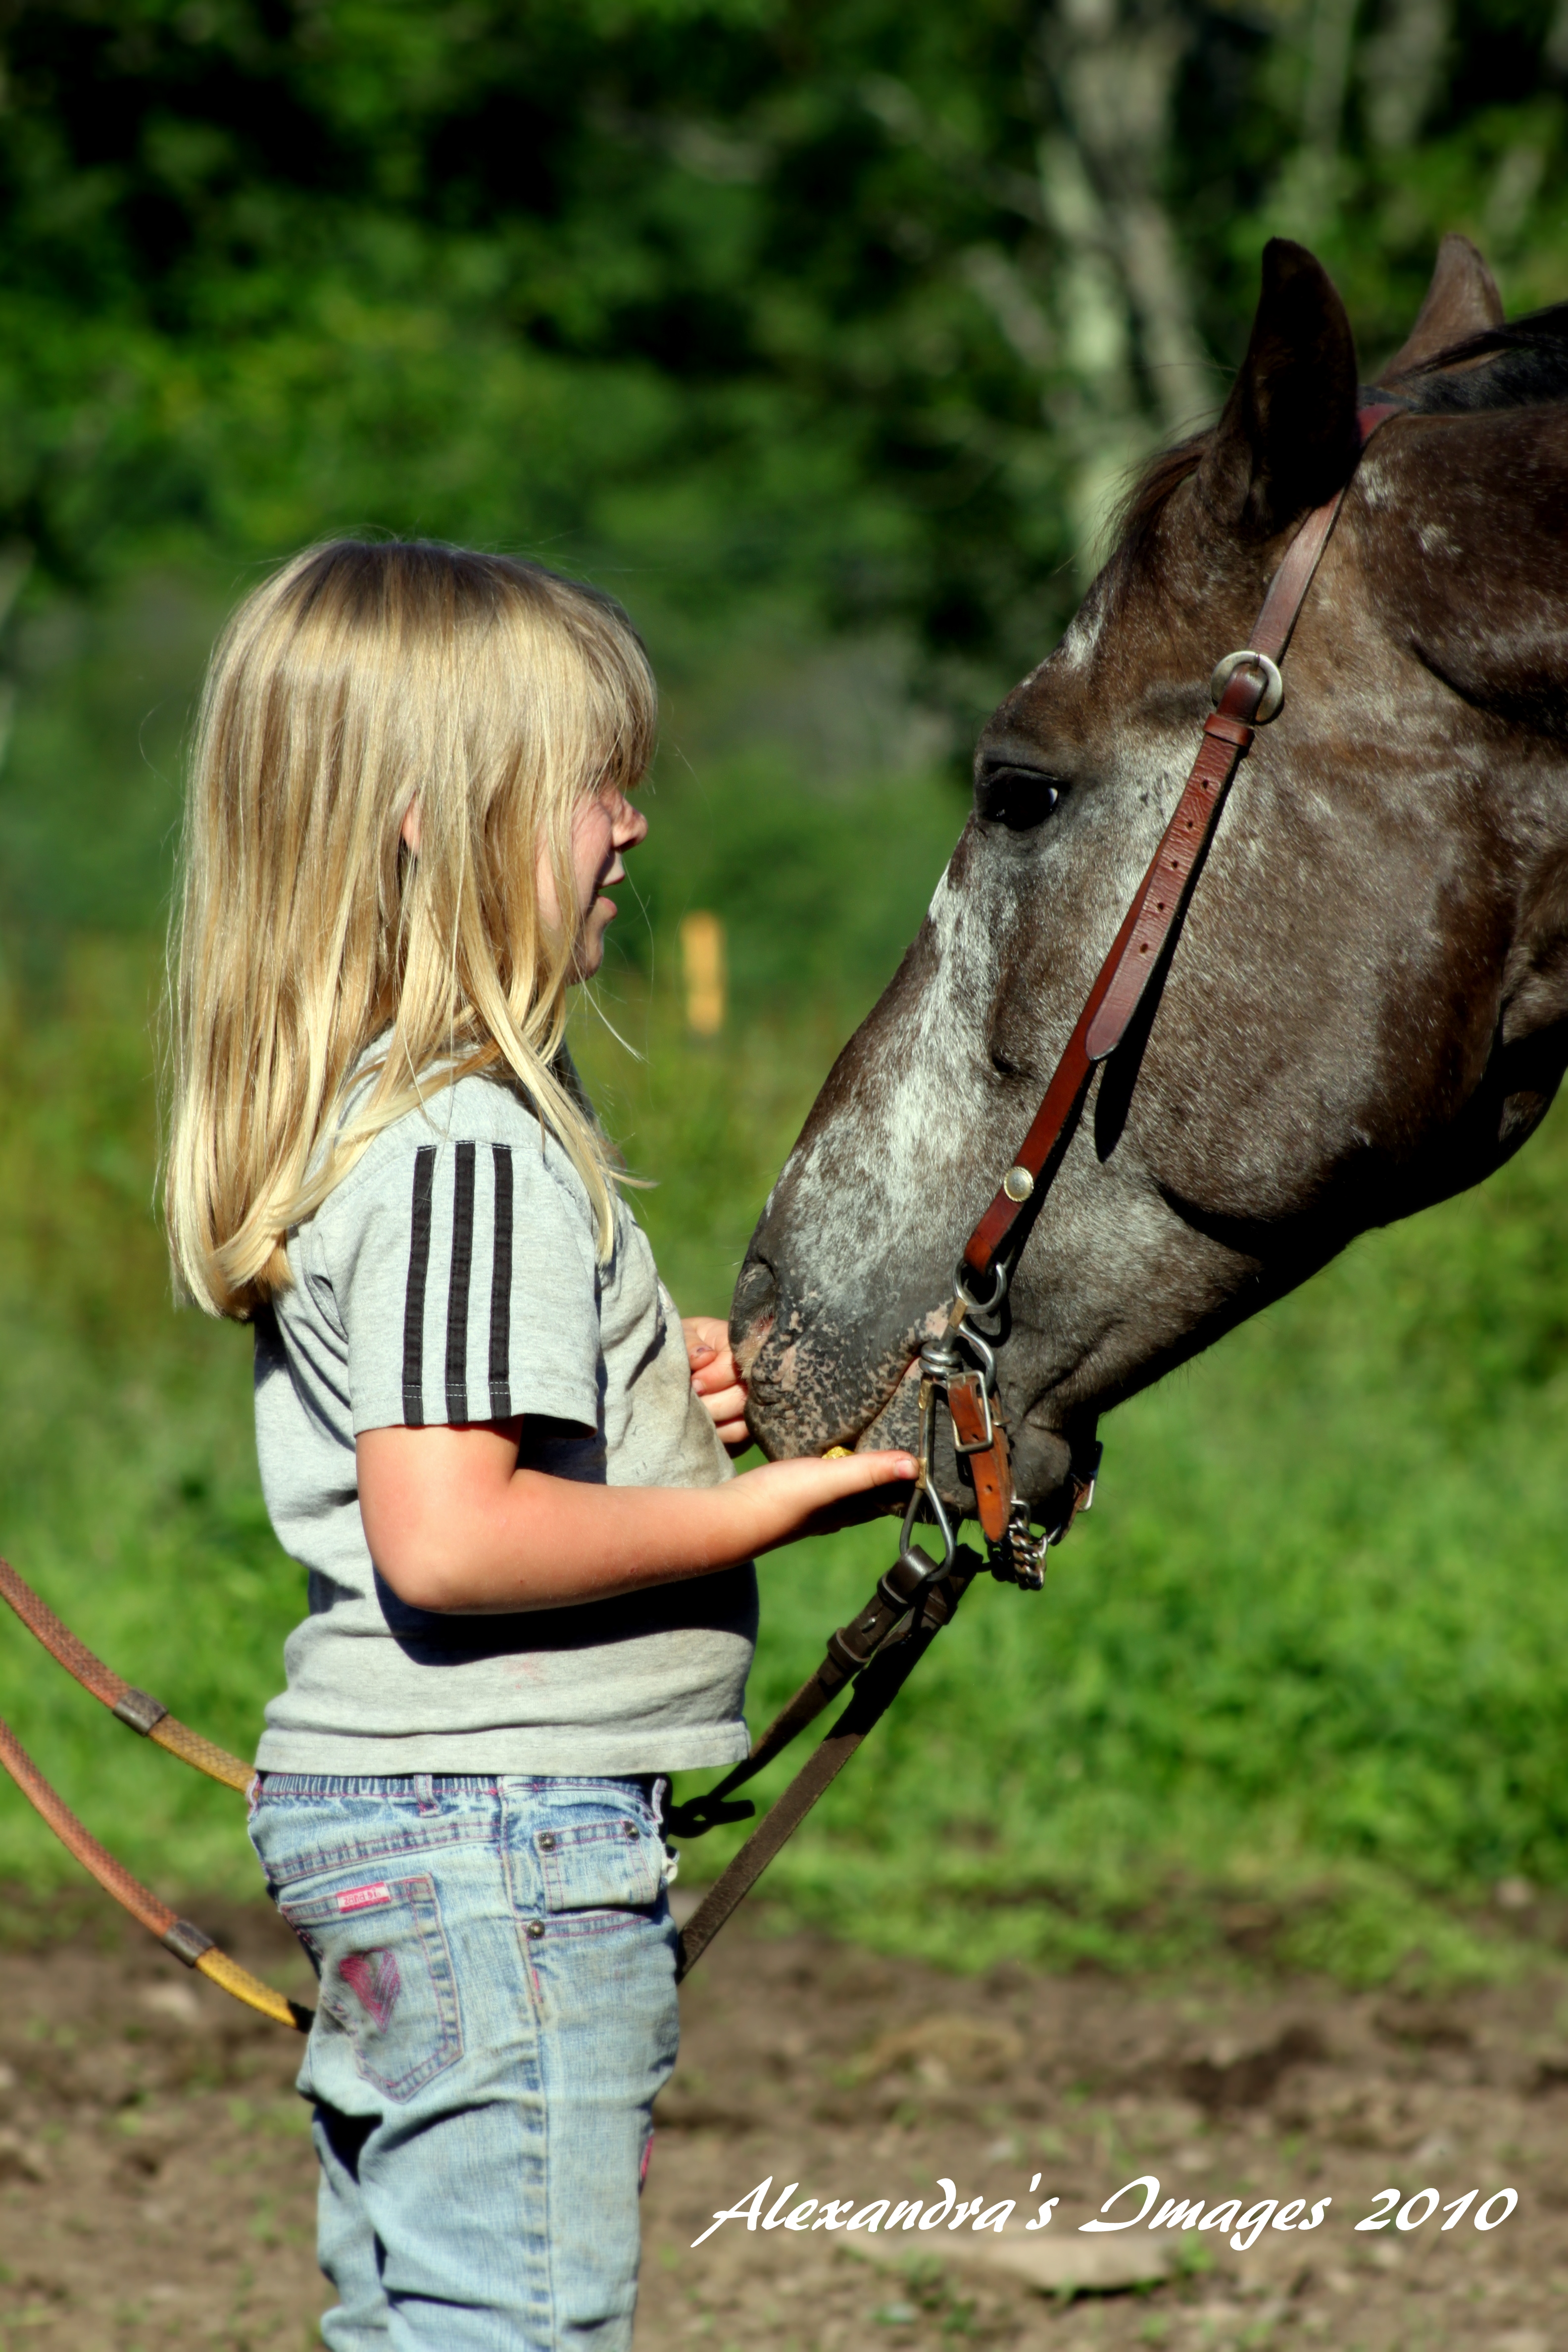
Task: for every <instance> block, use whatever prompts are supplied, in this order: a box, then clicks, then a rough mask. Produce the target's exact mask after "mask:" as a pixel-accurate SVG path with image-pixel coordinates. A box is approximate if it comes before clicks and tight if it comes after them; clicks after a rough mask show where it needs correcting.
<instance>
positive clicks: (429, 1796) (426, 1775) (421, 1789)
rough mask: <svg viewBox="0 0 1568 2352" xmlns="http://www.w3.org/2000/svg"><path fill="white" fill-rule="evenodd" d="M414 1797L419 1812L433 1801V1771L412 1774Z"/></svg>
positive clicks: (434, 1799)
mask: <svg viewBox="0 0 1568 2352" xmlns="http://www.w3.org/2000/svg"><path fill="white" fill-rule="evenodd" d="M414 1797H415V1801H416V1804H417V1805H418V1807H419V1810H420V1811H421V1812H424V1811H426V1808H427V1807H428V1806H431V1805H433V1804H434V1803H435V1801H436V1775H435V1774H434V1772H416V1774H415V1775H414Z"/></svg>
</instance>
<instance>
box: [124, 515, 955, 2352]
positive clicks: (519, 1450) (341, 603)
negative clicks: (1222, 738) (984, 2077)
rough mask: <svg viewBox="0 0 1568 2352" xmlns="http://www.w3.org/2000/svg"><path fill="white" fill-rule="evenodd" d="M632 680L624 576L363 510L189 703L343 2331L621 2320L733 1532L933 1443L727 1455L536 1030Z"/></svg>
mask: <svg viewBox="0 0 1568 2352" xmlns="http://www.w3.org/2000/svg"><path fill="white" fill-rule="evenodd" d="M654 712H655V699H654V686H653V680H652V677H651V675H650V673H649V670H648V667H647V659H646V656H645V655H644V653H643V649H642V646H641V645H640V644H639V643H638V641H637V637H636V635H634V634H633V632H632V629H631V627H630V625H628V623H627V622H626V618H625V616H624V614H622V613H621V612H620V611H619V609H618V607H616V605H615V604H611V603H610V602H609V600H608V599H606V598H605V597H602V596H599V595H596V594H595V593H592V592H591V591H589V590H587V589H584V588H582V587H579V586H577V585H575V584H574V583H571V582H569V581H566V580H563V579H561V578H559V577H558V576H557V575H555V574H554V573H552V572H547V571H545V570H543V569H542V567H540V566H538V565H535V564H528V563H521V562H510V561H508V560H506V559H504V558H500V557H495V556H485V555H474V554H465V553H461V552H459V551H456V550H453V549H448V548H443V547H435V546H428V545H401V544H389V545H363V544H360V543H357V542H354V541H340V542H337V543H335V544H333V545H331V546H326V547H321V548H316V549H313V550H311V551H310V552H308V553H307V554H304V555H301V556H300V557H298V558H296V560H295V561H294V562H291V563H289V565H288V566H287V567H286V568H285V569H284V570H283V571H282V572H279V575H278V576H277V577H276V578H275V579H273V580H272V581H270V582H269V583H268V584H267V585H266V586H264V587H262V588H260V589H258V591H257V592H256V593H255V594H254V595H252V596H251V597H249V598H248V599H247V602H246V603H245V604H243V605H242V606H241V608H240V610H239V611H238V613H237V614H236V616H235V618H234V620H233V621H232V623H231V624H230V625H229V628H228V630H227V632H226V635H225V637H224V639H223V641H222V644H221V645H220V646H219V648H218V651H217V653H216V656H215V659H214V662H213V667H212V672H211V676H210V677H209V679H208V682H207V687H206V692H205V701H204V705H203V711H202V719H201V728H200V734H199V740H198V742H197V746H196V751H195V772H194V777H193V783H192V791H191V798H190V806H189V812H188V818H187V825H186V838H185V849H184V903H183V913H182V921H181V930H180V940H179V969H178V980H177V1005H176V1018H175V1024H174V1025H175V1034H176V1037H177V1069H176V1100H175V1105H174V1121H173V1131H172V1139H171V1147H170V1153H169V1163H168V1171H167V1200H168V1217H169V1230H170V1235H171V1240H172V1245H173V1249H174V1262H175V1265H176V1268H177V1271H178V1275H179V1277H180V1279H181V1281H182V1282H183V1284H184V1286H185V1288H186V1289H187V1290H188V1291H189V1293H190V1295H191V1297H193V1298H194V1299H195V1301H196V1302H197V1303H198V1304H199V1305H200V1306H202V1307H205V1308H206V1309H207V1310H208V1311H209V1312H210V1313H213V1314H216V1315H227V1316H232V1317H234V1318H237V1319H238V1320H241V1321H247V1322H249V1323H251V1324H252V1325H253V1326H254V1328H255V1336H256V1426H257V1447H258V1455H259V1459H260V1466H261V1478H262V1484H263V1487H264V1489H265V1492H266V1496H267V1503H268V1510H269V1511H270V1513H271V1516H272V1521H273V1525H274V1526H275V1528H277V1531H278V1535H279V1540H280V1541H281V1542H282V1543H283V1544H284V1545H285V1546H286V1547H287V1549H289V1551H290V1552H291V1553H292V1554H293V1556H294V1557H295V1558H296V1559H299V1560H300V1561H301V1562H302V1563H303V1564H304V1566H305V1567H306V1568H307V1570H309V1575H310V1613H309V1615H308V1617H307V1618H306V1620H305V1622H304V1623H303V1624H301V1625H300V1627H299V1628H298V1629H297V1631H296V1632H295V1633H293V1634H292V1635H291V1636H290V1638H289V1643H288V1645H287V1649H286V1652H285V1658H286V1663H287V1669H288V1687H287V1689H286V1690H285V1692H284V1693H283V1695H282V1696H280V1697H279V1698H276V1699H274V1700H273V1702H272V1703H271V1705H270V1706H268V1710H267V1729H266V1731H265V1734H264V1735H263V1738H262V1741H261V1746H260V1749H259V1753H258V1759H257V1760H258V1776H257V1784H256V1792H255V1797H254V1801H253V1811H252V1830H253V1834H254V1837H255V1842H256V1845H257V1850H258V1853H259V1854H260V1856H261V1859H262V1863H263V1865H264V1867H265V1869H266V1872H267V1877H268V1885H269V1887H270V1888H271V1890H272V1893H273V1895H275V1897H276V1899H277V1901H278V1904H279V1908H280V1909H281V1911H282V1913H283V1916H285V1918H287V1919H288V1920H289V1923H290V1924H291V1926H292V1927H294V1928H295V1929H296V1930H297V1932H298V1933H299V1935H300V1937H301V1939H302V1941H303V1942H304V1943H305V1945H306V1947H307V1948H308V1949H309V1951H310V1955H311V1957H312V1958H313V1960H314V1962H315V1964H316V1966H317V1968H318V1969H319V1971H320V1974H321V2005H320V2008H319V2010H318V2012H317V2019H316V2024H315V2027H314V2030H313V2031H312V2032H311V2035H310V2042H309V2043H308V2045H307V2048H306V2053H305V2063H304V2066H303V2068H302V2070H301V2073H300V2089H301V2091H303V2092H304V2093H305V2094H306V2095H307V2096H308V2097H310V2099H312V2100H313V2102H314V2104H315V2140H316V2148H317V2153H318V2155H319V2157H320V2159H321V2209H320V2210H321V2237H320V2245H321V2264H322V2268H323V2269H324V2270H325V2271H326V2273H327V2275H328V2277H329V2278H330V2279H331V2282H332V2284H333V2285H334V2286H335V2288H336V2290H337V2293H338V2297H339V2301H338V2305H337V2307H336V2308H335V2309H334V2310H333V2311H331V2313H329V2315H328V2316H327V2318H326V2320H325V2322H324V2323H323V2329H322V2332H323V2335H324V2337H325V2340H326V2342H327V2343H328V2344H329V2345H330V2346H331V2347H334V2352H350V2347H354V2352H360V2347H372V2346H375V2347H396V2352H412V2347H430V2352H437V2347H439V2352H463V2347H474V2352H479V2347H483V2348H484V2352H511V2347H517V2352H524V2347H526V2352H546V2347H563V2346H584V2347H585V2346H588V2345H593V2346H595V2347H602V2352H610V2348H611V2347H624V2346H626V2345H627V2344H629V2342H630V2336H631V2322H632V2311H633V2305H634V2302H635V2297H636V2284H637V2188H638V2183H639V2178H640V2171H641V2168H642V2167H643V2165H644V2163H645V2160H646V2156H647V2144H648V2136H649V2130H650V2124H649V2111H650V2108H651V2105H652V2103H653V2099H654V2095H655V2094H656V2093H657V2092H658V2088H659V2086H660V2085H661V2084H663V2083H664V2082H665V2080H666V2079H667V2078H668V2074H669V2072H670V2069H671V2067H672V2066H673V2064H674V2062H675V2050H676V2034H677V2025H676V2000H675V1988H674V1966H675V1935H674V1930H673V1927H672V1926H671V1922H670V1917H669V1911H668V1904H667V1902H666V1900H665V1896H664V1891H663V1890H664V1884H665V1876H666V1870H667V1859H666V1855H665V1851H664V1847H663V1843H662V1841H661V1838H660V1834H659V1803H660V1797H661V1793H662V1785H663V1779H664V1776H665V1775H667V1774H668V1773H670V1772H673V1771H678V1770H685V1769H690V1768H692V1767H697V1766H715V1765H719V1766H721V1765H726V1764H729V1763H731V1762H732V1761H733V1760H734V1759H737V1758H739V1757H741V1756H742V1755H743V1754H744V1753H745V1750H746V1746H747V1738H746V1728H745V1725H744V1722H743V1720H742V1712H741V1707H742V1695H743V1691H744V1685H745V1679H746V1671H747V1667H748V1664H749V1663H750V1659H751V1655H752V1638H753V1633H754V1629H755V1618H756V1594H755V1580H754V1576H753V1572H752V1565H751V1562H752V1556H753V1555H754V1554H756V1553H758V1552H762V1551H765V1550H767V1549H769V1548H770V1547H772V1546H774V1545H777V1544H782V1543H786V1542H789V1541H791V1540H793V1539H794V1538H796V1537H799V1536H801V1535H805V1534H810V1533H813V1532H820V1531H821V1530H822V1529H824V1528H826V1526H828V1525H839V1524H843V1521H844V1519H845V1517H847V1516H851V1515H854V1514H855V1513H856V1512H857V1511H859V1512H864V1511H866V1510H868V1509H870V1508H872V1507H875V1506H874V1505H873V1504H872V1503H871V1502H870V1501H869V1500H865V1501H862V1502H861V1503H860V1504H859V1505H858V1506H857V1505H855V1503H854V1500H853V1498H855V1497H857V1496H859V1497H868V1496H869V1494H870V1490H871V1489H873V1488H875V1487H877V1486H882V1485H885V1484H887V1483H889V1482H890V1481H894V1480H899V1479H908V1478H910V1476H911V1475H913V1471H914V1465H913V1463H912V1462H911V1461H910V1459H909V1457H908V1456H907V1455H904V1454H860V1455H856V1456H851V1457H850V1458H848V1459H847V1460H843V1461H837V1462H831V1463H829V1462H816V1461H811V1460H802V1461H795V1462H781V1463H774V1464H771V1465H767V1466H766V1467H764V1468H761V1469H755V1470H752V1471H748V1472H747V1473H746V1474H745V1475H742V1476H740V1477H735V1476H734V1475H733V1474H732V1472H731V1466H730V1463H729V1460H728V1458H727V1455H726V1453H725V1444H731V1445H734V1446H736V1447H737V1448H738V1447H739V1446H740V1445H742V1444H744V1442H745V1429H744V1423H743V1421H742V1410H743V1405H744V1390H743V1385H742V1381H741V1380H740V1377H739V1375H738V1373H737V1371H736V1369H735V1367H734V1364H733V1362H732V1361H731V1357H730V1353H729V1349H728V1345H727V1342H726V1339H725V1337H724V1332H723V1327H722V1325H721V1324H718V1323H716V1322H703V1321H701V1320H696V1321H694V1322H693V1323H690V1324H689V1325H688V1326H687V1341H686V1344H685V1345H683V1344H682V1339H681V1332H680V1327H679V1321H678V1319H677V1318H676V1316H675V1313H674V1309H673V1307H672V1306H671V1304H670V1301H669V1298H668V1294H667V1293H666V1292H665V1291H664V1290H663V1289H662V1287H661V1286H660V1284H659V1281H658V1275H657V1273H656V1272H655V1269H654V1265H653V1259H652V1256H651V1254H650V1252H649V1249H648V1245H647V1241H646V1239H645V1238H644V1236H643V1234H642V1232H641V1230H640V1229H639V1227H638V1226H637V1223H635V1221H634V1220H633V1218H632V1217H631V1215H630V1214H629V1213H628V1212H627V1210H626V1206H625V1204H624V1202H622V1201H621V1200H620V1199H619V1197H618V1196H617V1194H616V1191H615V1186H614V1174H613V1171H612V1168H611V1166H610V1164H609V1160H608V1156H607V1152H606V1148H605V1143H604V1140H603V1139H602V1137H601V1136H600V1134H599V1131H598V1129H597V1128H596V1127H595V1122H594V1118H593V1114H592V1112H591V1110H590V1109H589V1108H588V1105H587V1103H586V1101H585V1100H584V1097H583V1095H582V1093H581V1090H580V1088H579V1087H578V1084H577V1081H576V1077H575V1074H574V1071H573V1069H572V1066H571V1064H570V1062H569V1060H568V1058H567V1056H566V1054H565V1051H564V1048H563V1044H562V1032H563V1024H564V1019H565V1007H566V992H567V990H568V988H569V987H570V986H571V984H572V983H573V982H575V981H578V980H582V979H584V978H586V977H587V976H588V975H589V974H591V973H592V972H594V971H596V970H597V969H598V966H599V962H600V959H601V956H602V954H603V951H604V938H605V926H606V924H607V923H608V922H609V921H610V919H612V917H613V916H614V914H615V911H616V910H615V904H614V901H613V900H612V899H610V898H607V897H605V895H604V893H605V889H606V888H607V887H610V886H612V885H614V884H615V883H616V882H618V881H620V880H621V879H622V878H623V875H624V870H625V869H624V867H623V866H622V863H621V860H622V856H623V854H624V853H625V852H626V850H628V849H631V848H632V847H634V846H635V845H636V844H637V842H639V841H641V840H642V838H643V837H644V835H646V833H647V818H646V816H645V815H644V814H642V813H641V812H640V811H639V810H637V809H636V808H635V807H634V806H633V805H632V803H630V802H629V801H628V799H627V798H626V794H627V793H628V792H629V791H630V790H631V789H632V787H633V786H634V785H635V784H636V783H637V781H638V779H639V778H640V776H641V775H642V772H643V771H644V769H645V767H646V766H647V761H648V758H649V756H650V753H651V751H652V744H653V728H654ZM688 1349H689V1350H690V1354H689V1355H688ZM693 1365H695V1366H697V1367H699V1370H698V1371H697V1375H696V1379H695V1381H694V1380H693V1378H692V1372H691V1367H692V1366H693Z"/></svg>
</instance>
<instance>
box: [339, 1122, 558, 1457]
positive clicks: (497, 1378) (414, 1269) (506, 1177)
mask: <svg viewBox="0 0 1568 2352" xmlns="http://www.w3.org/2000/svg"><path fill="white" fill-rule="evenodd" d="M418 1131H419V1130H418V1127H417V1125H416V1124H415V1123H413V1122H410V1125H409V1126H408V1127H403V1126H402V1124H401V1123H400V1129H399V1130H397V1131H394V1132H392V1133H390V1134H389V1135H388V1136H386V1137H385V1138H384V1139H381V1141H380V1142H379V1144H378V1145H377V1146H375V1147H373V1164H369V1165H366V1164H364V1163H362V1166H361V1168H360V1169H359V1170H357V1171H355V1175H354V1177H352V1178H351V1179H350V1180H349V1181H348V1182H347V1183H346V1184H345V1185H344V1187H343V1189H342V1193H341V1194H338V1195H334V1196H333V1198H332V1199H331V1201H330V1202H328V1203H327V1207H326V1210H325V1211H324V1212H323V1213H322V1214H323V1232H322V1235H321V1238H322V1242H323V1244H324V1249H323V1255H324V1257H325V1260H326V1265H327V1267H328V1271H329V1276H330V1280H331V1287H332V1291H333V1293H334V1303H335V1307H336V1311H337V1315H338V1318H339V1320H340V1321H341V1324H342V1330H343V1335H344V1338H345V1339H346V1341H347V1346H348V1372H349V1396H350V1403H351V1406H352V1409H353V1426H354V1432H355V1434H356V1435H357V1434H358V1433H359V1432H360V1431H362V1430H365V1429H383V1428H387V1427H391V1426H394V1425H396V1424H399V1423H401V1424H402V1425H404V1426H405V1427H406V1428H409V1429H421V1428H425V1427H426V1426H428V1425H430V1424H433V1423H454V1422H459V1423H460V1422H473V1421H504V1420H508V1419H510V1417H511V1416H512V1415H514V1414H518V1413H539V1414H546V1415H549V1416H551V1417H552V1418H553V1419H556V1420H560V1421H571V1422H576V1423H581V1424H583V1425H585V1426H586V1427H588V1428H590V1429H592V1428H594V1427H595V1425H596V1423H597V1419H598V1402H599V1380H598V1372H599V1353H600V1350H599V1320H598V1285H597V1277H596V1269H595V1254H594V1247H593V1237H592V1234H591V1233H590V1231H589V1229H588V1224H587V1220H586V1218H585V1216H584V1213H583V1212H582V1211H581V1210H580V1209H579V1208H578V1206H577V1204H576V1203H575V1202H574V1201H573V1199H572V1197H571V1196H570V1194H569V1193H568V1192H567V1191H566V1189H565V1187H564V1186H563V1184H562V1183H560V1182H559V1181H557V1179H556V1178H555V1176H554V1175H552V1172H551V1171H550V1169H549V1168H548V1166H547V1165H546V1164H545V1160H544V1158H543V1155H542V1150H541V1148H540V1144H539V1142H538V1141H537V1140H535V1139H528V1140H524V1141H519V1142H516V1143H510V1142H496V1141H492V1140H481V1139H472V1140H462V1139H456V1138H453V1137H450V1136H442V1137H441V1138H440V1139H437V1140H430V1141H423V1142H421V1141H417V1140H415V1139H410V1140H408V1141H407V1142H406V1144H405V1141H404V1138H405V1136H408V1135H410V1134H411V1133H412V1137H414V1138H416V1137H417V1135H418ZM425 1131H426V1135H428V1132H429V1130H428V1129H426V1130H425ZM356 1180H357V1181H356Z"/></svg>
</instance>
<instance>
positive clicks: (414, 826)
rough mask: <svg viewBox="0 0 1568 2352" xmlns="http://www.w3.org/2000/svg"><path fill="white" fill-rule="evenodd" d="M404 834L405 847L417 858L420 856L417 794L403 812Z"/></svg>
mask: <svg viewBox="0 0 1568 2352" xmlns="http://www.w3.org/2000/svg"><path fill="white" fill-rule="evenodd" d="M402 833H403V840H404V845H405V848H407V849H408V850H410V851H411V852H412V854H413V855H414V856H416V857H417V856H418V855H419V801H418V796H417V794H416V796H415V798H414V799H413V800H411V801H410V802H409V803H408V806H407V807H406V808H405V810H404V812H403V825H402Z"/></svg>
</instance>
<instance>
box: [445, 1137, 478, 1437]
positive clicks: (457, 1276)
mask: <svg viewBox="0 0 1568 2352" xmlns="http://www.w3.org/2000/svg"><path fill="white" fill-rule="evenodd" d="M453 1158H454V1160H455V1163H456V1165H455V1169H454V1172H453V1199H452V1278H451V1281H450V1283H449V1284H448V1286H447V1414H448V1416H449V1417H450V1418H451V1419H452V1420H453V1421H467V1419H468V1278H469V1276H470V1275H471V1274H472V1272H473V1267H474V1147H473V1145H472V1144H471V1143H459V1144H458V1148H457V1150H456V1151H455V1153H454V1154H453Z"/></svg>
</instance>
